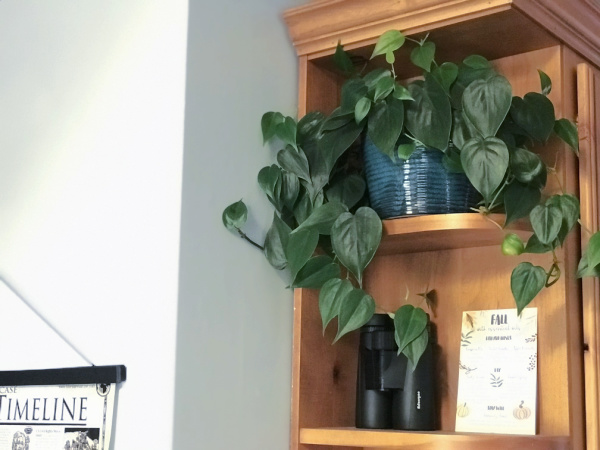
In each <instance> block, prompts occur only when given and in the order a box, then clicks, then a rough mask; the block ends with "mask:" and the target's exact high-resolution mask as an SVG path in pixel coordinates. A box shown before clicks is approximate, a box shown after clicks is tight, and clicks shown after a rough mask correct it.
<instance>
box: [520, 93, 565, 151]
mask: <svg viewBox="0 0 600 450" xmlns="http://www.w3.org/2000/svg"><path fill="white" fill-rule="evenodd" d="M510 116H511V117H512V119H513V120H514V121H515V123H516V124H517V125H519V126H520V127H521V128H523V129H524V130H525V131H527V134H529V136H531V137H532V138H533V139H535V140H537V141H540V142H546V141H547V140H548V137H549V136H550V133H552V130H553V129H554V122H555V116H554V105H553V104H552V102H551V101H550V99H548V97H546V96H545V95H542V94H539V93H537V92H530V93H529V94H526V95H525V97H523V98H520V97H514V98H513V100H512V106H511V108H510Z"/></svg>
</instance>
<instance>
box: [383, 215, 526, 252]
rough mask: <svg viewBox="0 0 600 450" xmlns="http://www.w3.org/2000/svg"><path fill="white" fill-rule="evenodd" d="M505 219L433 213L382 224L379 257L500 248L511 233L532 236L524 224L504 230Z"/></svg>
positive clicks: (493, 216) (519, 223) (517, 223)
mask: <svg viewBox="0 0 600 450" xmlns="http://www.w3.org/2000/svg"><path fill="white" fill-rule="evenodd" d="M503 223H504V216H503V215H501V214H492V215H490V216H488V217H484V216H483V215H481V214H478V213H464V214H436V215H429V216H415V217H402V218H399V219H390V220H384V221H383V239H382V242H381V245H380V247H379V250H378V253H377V254H378V255H389V254H395V253H413V252H424V251H435V250H448V249H455V248H471V247H485V246H490V245H500V244H501V243H502V239H503V237H504V235H505V234H506V233H508V232H513V233H516V234H518V235H519V236H521V238H522V239H524V240H526V239H527V238H528V237H529V235H530V234H531V231H530V229H528V227H527V225H526V224H525V223H524V222H516V223H515V224H514V225H513V224H511V226H510V228H509V229H507V230H503V229H501V228H499V226H498V225H499V224H503Z"/></svg>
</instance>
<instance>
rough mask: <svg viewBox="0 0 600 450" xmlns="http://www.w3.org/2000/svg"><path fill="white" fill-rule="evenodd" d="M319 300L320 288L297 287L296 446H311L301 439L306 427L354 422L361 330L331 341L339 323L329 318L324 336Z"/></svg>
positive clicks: (295, 298)
mask: <svg viewBox="0 0 600 450" xmlns="http://www.w3.org/2000/svg"><path fill="white" fill-rule="evenodd" d="M318 301H319V298H318V292H317V291H315V290H311V289H296V292H295V295H294V352H293V355H294V356H293V358H294V361H293V375H292V376H293V380H292V430H291V436H292V446H291V448H292V449H293V450H295V449H301V450H309V449H310V448H311V447H310V446H308V445H303V444H301V443H300V442H299V435H300V433H299V430H300V429H301V428H305V427H309V428H316V427H352V426H354V410H355V408H354V404H355V398H356V369H357V364H358V361H357V354H358V352H357V349H358V333H350V334H349V335H346V336H344V337H343V338H341V339H340V340H339V341H338V342H336V343H335V344H333V345H332V342H333V338H334V336H335V331H336V330H335V328H336V327H335V323H332V324H330V326H329V327H328V328H327V331H326V332H325V336H323V332H322V325H321V317H320V314H319V305H318ZM320 448H323V449H327V448H328V447H320ZM335 448H336V450H344V449H345V447H335Z"/></svg>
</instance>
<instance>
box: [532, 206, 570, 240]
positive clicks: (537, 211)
mask: <svg viewBox="0 0 600 450" xmlns="http://www.w3.org/2000/svg"><path fill="white" fill-rule="evenodd" d="M529 220H530V222H531V226H532V227H533V231H534V233H535V234H536V236H537V237H538V239H539V240H540V242H541V243H542V244H551V243H552V241H553V240H554V239H556V238H557V236H558V232H559V231H560V227H561V226H562V220H563V215H562V211H561V209H560V208H559V207H558V206H556V205H554V204H545V205H538V206H536V207H535V208H533V209H532V210H531V212H530V213H529Z"/></svg>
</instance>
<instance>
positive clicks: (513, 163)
mask: <svg viewBox="0 0 600 450" xmlns="http://www.w3.org/2000/svg"><path fill="white" fill-rule="evenodd" d="M510 169H511V171H512V173H513V175H514V176H515V178H516V179H517V180H519V181H520V182H521V183H525V184H530V183H534V181H535V180H537V179H539V177H540V175H541V174H542V172H544V171H545V170H546V166H545V164H544V163H543V161H542V159H541V158H540V157H539V156H538V155H536V154H535V153H533V152H530V151H529V150H527V149H524V148H520V147H515V148H513V149H512V151H511V152H510ZM534 184H535V183H534ZM539 187H543V186H539Z"/></svg>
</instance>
